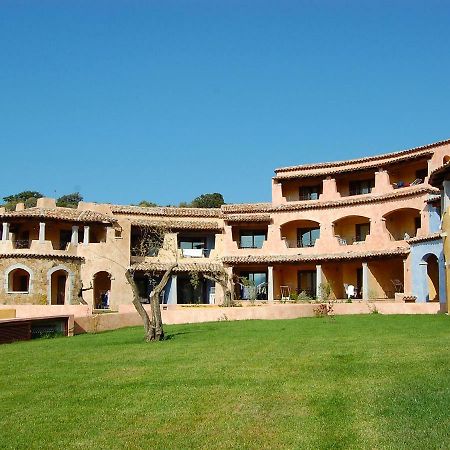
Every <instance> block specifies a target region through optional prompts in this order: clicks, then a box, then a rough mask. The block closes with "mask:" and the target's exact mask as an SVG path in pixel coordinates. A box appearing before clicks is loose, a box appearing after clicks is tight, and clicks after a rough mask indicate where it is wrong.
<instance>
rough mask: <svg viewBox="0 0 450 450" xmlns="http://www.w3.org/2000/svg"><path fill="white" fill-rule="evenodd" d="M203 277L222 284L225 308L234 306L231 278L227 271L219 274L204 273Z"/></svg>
mask: <svg viewBox="0 0 450 450" xmlns="http://www.w3.org/2000/svg"><path fill="white" fill-rule="evenodd" d="M203 276H204V277H205V278H206V279H208V280H211V281H214V282H217V283H219V284H220V286H221V287H222V290H223V306H233V301H234V293H233V291H232V289H231V288H230V277H229V276H228V274H227V272H226V271H225V269H223V270H221V271H219V272H212V273H210V274H208V273H204V274H203Z"/></svg>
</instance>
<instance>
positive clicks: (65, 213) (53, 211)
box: [0, 207, 117, 223]
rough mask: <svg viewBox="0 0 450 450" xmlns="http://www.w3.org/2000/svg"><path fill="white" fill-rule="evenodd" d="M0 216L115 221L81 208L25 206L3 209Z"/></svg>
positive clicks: (109, 217) (77, 220)
mask: <svg viewBox="0 0 450 450" xmlns="http://www.w3.org/2000/svg"><path fill="white" fill-rule="evenodd" d="M0 217H1V218H5V219H6V218H26V219H31V218H36V219H55V220H67V221H70V222H85V223H86V222H91V223H92V222H100V223H115V222H117V219H116V218H114V217H111V216H107V215H106V214H102V213H99V212H96V211H91V210H83V211H80V210H78V209H75V208H61V207H56V208H38V207H33V208H26V209H23V210H21V211H5V212H3V213H1V214H0Z"/></svg>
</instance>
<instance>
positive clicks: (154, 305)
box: [125, 263, 177, 342]
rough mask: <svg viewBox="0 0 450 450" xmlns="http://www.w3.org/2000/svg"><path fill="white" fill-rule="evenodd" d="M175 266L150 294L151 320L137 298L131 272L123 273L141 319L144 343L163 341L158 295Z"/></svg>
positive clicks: (137, 294) (174, 265)
mask: <svg viewBox="0 0 450 450" xmlns="http://www.w3.org/2000/svg"><path fill="white" fill-rule="evenodd" d="M176 266H177V263H173V264H171V265H170V267H169V268H168V269H167V270H166V272H165V273H164V275H163V277H162V279H161V281H160V282H159V283H158V285H157V286H156V287H155V288H154V289H153V290H152V292H151V293H150V314H151V318H150V317H149V315H148V314H147V311H146V310H145V308H144V307H143V306H142V303H141V298H140V296H139V291H138V288H137V286H136V283H135V281H134V278H133V271H131V270H127V271H126V272H125V277H126V278H127V281H128V282H129V283H130V286H131V289H132V291H133V305H134V307H135V308H136V311H137V312H138V313H139V315H140V316H141V319H142V321H143V323H144V332H145V335H144V338H145V341H146V342H151V341H162V340H163V339H164V329H163V322H162V316H161V308H160V306H159V295H160V294H161V291H162V290H163V289H164V287H165V286H166V284H167V282H168V281H169V278H170V276H171V275H172V272H173V269H174V268H175V267H176Z"/></svg>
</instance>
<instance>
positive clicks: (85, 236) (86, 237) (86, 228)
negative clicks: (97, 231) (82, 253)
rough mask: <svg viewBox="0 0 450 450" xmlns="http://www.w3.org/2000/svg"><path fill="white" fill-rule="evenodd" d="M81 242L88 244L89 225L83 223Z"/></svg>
mask: <svg viewBox="0 0 450 450" xmlns="http://www.w3.org/2000/svg"><path fill="white" fill-rule="evenodd" d="M83 244H84V245H88V244H89V225H85V226H84V237H83Z"/></svg>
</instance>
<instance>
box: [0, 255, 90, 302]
mask: <svg viewBox="0 0 450 450" xmlns="http://www.w3.org/2000/svg"><path fill="white" fill-rule="evenodd" d="M80 265H81V260H73V259H67V258H58V257H55V256H52V257H51V258H42V257H40V258H20V257H19V258H0V304H3V305H25V304H31V305H47V304H49V303H50V298H49V297H50V296H49V293H50V289H49V288H50V279H51V276H50V274H51V271H52V270H54V269H56V268H61V269H64V270H66V271H67V272H68V273H69V276H68V279H67V282H66V283H67V294H68V295H67V296H66V299H65V303H66V304H79V303H80V302H79V299H78V293H79V290H80V287H81V281H80ZM13 267H20V268H27V270H28V271H29V272H30V291H29V292H24V293H22V292H21V293H10V292H8V273H9V271H10V269H11V268H13Z"/></svg>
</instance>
